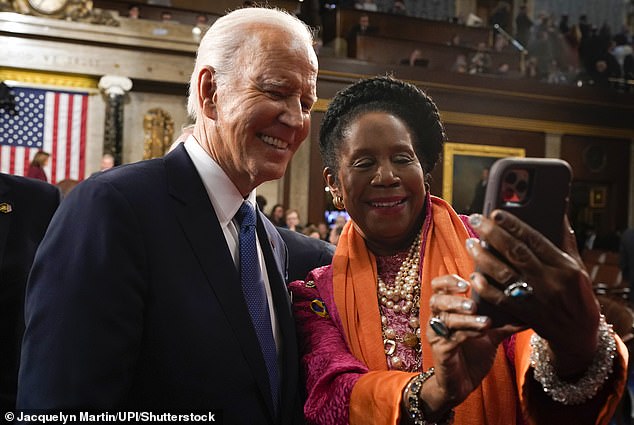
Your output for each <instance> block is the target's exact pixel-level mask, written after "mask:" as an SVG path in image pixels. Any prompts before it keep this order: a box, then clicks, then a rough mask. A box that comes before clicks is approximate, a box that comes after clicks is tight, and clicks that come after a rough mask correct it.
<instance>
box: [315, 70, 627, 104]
mask: <svg viewBox="0 0 634 425" xmlns="http://www.w3.org/2000/svg"><path fill="white" fill-rule="evenodd" d="M319 75H320V76H322V77H334V78H337V79H345V80H349V81H350V82H351V83H352V82H354V81H357V80H359V79H362V78H368V77H372V76H373V75H370V74H355V73H348V72H339V71H329V70H322V71H319ZM403 81H407V82H408V83H412V84H415V85H417V86H422V87H425V88H426V89H430V88H434V89H443V90H447V91H452V92H465V93H472V94H480V95H482V94H487V95H495V96H504V97H519V98H524V99H533V100H541V101H548V102H563V103H575V104H576V103H580V101H579V99H575V98H572V97H561V96H550V95H545V94H535V93H524V92H514V91H508V90H496V89H489V88H483V87H471V86H459V85H455V84H444V83H434V82H431V81H421V80H406V79H403ZM583 103H585V104H587V105H595V106H614V105H613V104H611V103H609V102H600V101H596V100H585V101H583ZM629 108H630V109H634V105H631V106H629Z"/></svg>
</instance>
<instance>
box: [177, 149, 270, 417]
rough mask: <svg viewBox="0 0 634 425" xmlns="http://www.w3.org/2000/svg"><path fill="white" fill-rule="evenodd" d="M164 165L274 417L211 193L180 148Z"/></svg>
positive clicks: (181, 217)
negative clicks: (211, 199)
mask: <svg viewBox="0 0 634 425" xmlns="http://www.w3.org/2000/svg"><path fill="white" fill-rule="evenodd" d="M165 167H166V170H167V182H168V183H167V184H168V190H169V193H170V195H171V196H172V197H173V206H174V211H175V213H176V216H177V217H178V221H179V223H180V225H181V227H182V229H183V232H184V233H185V235H186V237H187V239H188V240H189V242H190V244H191V247H192V250H193V252H194V255H195V256H196V258H197V259H198V263H199V264H200V267H201V268H202V270H203V272H204V274H205V276H206V277H207V281H208V282H209V285H210V287H211V289H212V291H213V292H214V294H215V295H216V298H217V300H218V302H219V303H220V305H221V306H222V309H223V312H224V314H225V316H226V317H227V319H228V321H229V323H230V325H231V326H232V329H233V332H234V333H235V335H236V338H237V340H238V342H239V344H240V347H241V350H242V353H243V355H244V357H245V358H246V359H247V362H248V363H249V366H250V367H251V371H252V373H253V375H254V376H255V379H256V382H257V384H258V387H259V388H260V391H261V392H262V393H263V395H264V399H265V400H266V404H267V406H268V408H269V412H270V413H271V416H273V402H272V399H271V391H270V387H269V382H268V375H267V372H266V366H265V363H264V358H263V356H262V351H261V349H260V345H259V342H258V338H257V335H256V333H255V330H254V328H253V325H252V323H251V320H250V316H249V311H248V308H247V306H246V302H245V301H244V296H243V294H242V287H241V284H240V276H239V273H238V271H237V270H236V268H235V266H234V262H233V258H232V257H231V253H230V252H229V248H228V246H227V243H226V240H225V237H224V233H223V232H222V229H221V228H220V223H219V222H218V218H217V216H216V213H215V211H214V209H213V207H212V205H211V201H210V200H209V196H208V195H207V192H206V190H205V187H204V186H203V183H202V180H201V179H200V176H199V175H198V172H197V171H196V168H195V166H194V164H193V162H192V161H191V159H190V158H189V155H188V154H187V152H186V150H185V148H184V147H183V146H179V147H178V148H177V149H175V150H174V151H173V152H172V153H170V154H169V155H167V156H166V157H165Z"/></svg>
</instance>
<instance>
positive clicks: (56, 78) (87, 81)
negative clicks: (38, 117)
mask: <svg viewBox="0 0 634 425" xmlns="http://www.w3.org/2000/svg"><path fill="white" fill-rule="evenodd" d="M7 80H11V81H18V82H20V83H29V84H37V85H40V86H41V85H48V86H63V87H73V88H83V89H94V90H97V84H98V82H99V81H98V80H97V79H96V78H92V77H84V76H77V75H69V74H63V73H60V72H47V71H30V70H23V69H13V68H4V67H0V81H7Z"/></svg>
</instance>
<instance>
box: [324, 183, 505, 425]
mask: <svg viewBox="0 0 634 425" xmlns="http://www.w3.org/2000/svg"><path fill="white" fill-rule="evenodd" d="M431 207H432V211H431V214H428V216H430V219H428V220H429V222H428V223H427V225H428V226H429V230H428V232H427V239H426V242H425V250H424V256H423V266H422V283H421V301H420V305H421V308H420V323H421V327H423V329H422V332H423V335H424V334H425V327H424V326H426V323H427V322H428V320H429V308H428V305H429V299H430V297H431V280H432V279H433V278H434V277H437V276H441V275H445V274H457V275H459V276H462V277H467V276H469V274H470V273H471V272H472V271H473V269H474V268H473V262H472V260H471V257H469V255H468V254H467V252H466V249H465V248H464V242H465V240H466V239H467V238H468V237H469V234H468V233H467V230H466V228H465V227H464V224H463V223H462V221H461V220H460V218H459V217H458V215H457V214H456V213H455V211H454V210H453V209H452V208H451V206H449V205H448V204H447V203H446V202H445V201H443V200H442V199H440V198H436V197H433V196H432V197H431ZM424 236H425V235H423V237H424ZM333 286H334V299H335V304H336V307H337V311H338V312H339V315H340V318H341V322H342V324H343V329H344V332H345V338H346V340H347V342H348V345H349V348H350V351H351V352H352V354H353V355H354V356H355V357H356V358H357V359H359V360H360V361H362V362H364V363H365V364H366V365H367V366H368V368H369V369H370V372H368V373H366V374H365V375H364V376H363V377H361V378H360V379H359V381H358V382H357V384H356V385H355V386H354V388H353V390H352V396H351V400H350V423H351V424H370V423H371V424H373V425H380V424H385V425H387V424H396V423H398V420H399V416H400V401H401V394H402V391H403V388H404V386H405V384H406V383H407V382H408V381H409V380H410V379H411V377H412V376H414V375H415V374H413V373H405V372H400V371H389V370H388V368H387V359H386V356H385V352H384V348H383V340H382V332H381V319H380V315H379V308H378V305H379V304H378V299H377V267H376V259H375V257H374V255H373V254H372V253H371V252H370V251H369V250H368V249H367V247H366V245H365V241H364V239H363V237H362V236H361V235H360V234H359V232H358V231H357V230H356V229H355V228H354V226H353V225H352V223H350V222H349V223H348V224H347V225H346V226H345V227H344V230H343V232H342V234H341V237H340V239H339V243H338V245H337V250H336V252H335V256H334V259H333ZM431 366H433V358H432V354H431V347H430V346H429V344H427V343H426V340H425V339H423V369H424V370H426V369H427V368H429V367H431ZM513 380H514V377H513V375H512V372H511V370H510V368H509V366H508V364H507V361H506V358H505V355H504V352H503V350H502V348H500V349H498V353H497V355H496V359H495V362H494V365H493V368H492V370H491V372H490V373H489V375H488V376H487V378H485V380H484V381H483V383H482V385H481V386H480V387H478V388H477V389H476V390H475V391H474V392H473V393H471V394H470V395H469V397H468V398H467V400H465V401H464V402H463V403H462V404H461V405H460V406H458V407H457V408H456V421H455V423H457V424H464V425H468V424H473V425H475V424H504V425H508V424H513V423H515V419H516V397H517V396H516V394H515V389H514V388H515V387H514V384H513ZM489 398H490V399H492V400H496V402H495V403H493V404H494V405H493V404H491V405H487V403H486V400H487V399H489Z"/></svg>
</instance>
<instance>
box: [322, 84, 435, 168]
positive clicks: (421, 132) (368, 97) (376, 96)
mask: <svg viewBox="0 0 634 425" xmlns="http://www.w3.org/2000/svg"><path fill="white" fill-rule="evenodd" d="M375 111H380V112H387V113H389V114H392V115H394V116H396V117H398V118H400V119H401V120H402V121H403V122H404V123H405V124H406V125H407V127H408V128H409V130H410V131H411V132H412V136H413V140H412V142H413V144H414V150H415V152H416V156H417V157H418V160H419V161H420V163H421V165H422V167H423V170H424V171H425V173H430V172H431V171H432V170H433V168H434V167H435V166H436V163H437V162H438V160H439V159H440V154H441V152H442V147H443V143H444V142H445V130H444V128H443V125H442V123H441V121H440V114H439V112H438V108H437V107H436V104H435V103H434V102H433V101H432V100H431V98H429V96H427V95H426V94H425V93H424V92H423V91H422V90H420V89H419V88H418V87H416V86H414V85H413V84H409V83H406V82H404V81H400V80H396V79H394V78H391V77H374V78H369V79H365V80H361V81H358V82H356V83H354V84H352V85H351V86H349V87H347V88H345V89H343V90H341V91H339V92H338V93H337V94H336V95H335V97H334V98H333V99H332V101H331V102H330V105H329V106H328V110H327V111H326V114H325V115H324V119H323V120H322V122H321V128H320V129H319V151H320V153H321V158H322V160H323V162H324V165H325V166H326V167H328V168H330V169H331V170H333V174H334V176H336V175H337V173H338V171H339V158H338V154H339V149H340V147H341V142H342V141H343V139H344V137H345V132H346V131H347V130H348V129H349V127H350V124H352V122H353V121H354V120H355V119H356V118H357V117H358V116H359V115H361V114H363V113H366V112H375Z"/></svg>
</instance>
